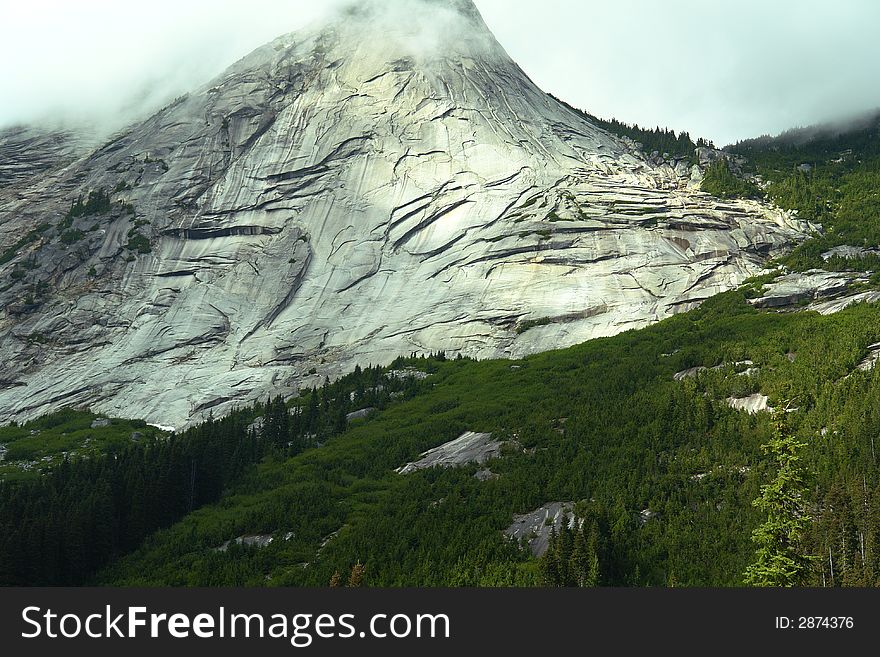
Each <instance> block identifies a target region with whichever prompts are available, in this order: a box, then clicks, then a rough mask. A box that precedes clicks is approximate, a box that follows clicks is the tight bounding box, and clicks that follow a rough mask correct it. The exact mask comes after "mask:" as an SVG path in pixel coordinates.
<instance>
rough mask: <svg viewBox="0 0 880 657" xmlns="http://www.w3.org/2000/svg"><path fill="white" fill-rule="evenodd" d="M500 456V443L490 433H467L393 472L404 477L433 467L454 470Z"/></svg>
mask: <svg viewBox="0 0 880 657" xmlns="http://www.w3.org/2000/svg"><path fill="white" fill-rule="evenodd" d="M500 454H501V443H500V442H498V441H497V440H493V439H492V434H491V433H474V432H473V431H468V432H466V433H464V434H462V435H461V436H459V437H458V438H456V439H455V440H451V441H449V442H448V443H444V444H442V445H440V446H439V447H435V448H434V449H430V450H428V451H427V452H424V453H423V454H422V455H421V458H420V459H419V460H418V461H414V462H412V463H407V464H406V465H404V466H403V467H400V468H398V469H397V470H396V471H395V472H397V473H398V474H404V475H405V474H411V473H413V472H416V471H417V470H425V469H427V468H433V467H442V468H454V467H458V466H462V465H467V464H468V463H477V464H480V465H482V464H483V463H485V462H486V461H488V460H489V459H491V458H495V457H497V456H500Z"/></svg>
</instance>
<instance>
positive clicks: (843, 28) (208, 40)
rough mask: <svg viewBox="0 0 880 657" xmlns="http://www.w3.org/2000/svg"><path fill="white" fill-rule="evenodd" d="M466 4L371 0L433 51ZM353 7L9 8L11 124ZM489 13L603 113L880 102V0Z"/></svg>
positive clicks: (545, 80)
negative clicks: (452, 9) (456, 9)
mask: <svg viewBox="0 0 880 657" xmlns="http://www.w3.org/2000/svg"><path fill="white" fill-rule="evenodd" d="M459 1H460V0H420V1H419V2H417V3H416V2H415V0H373V2H374V4H376V5H378V6H382V7H386V8H388V9H387V11H390V12H392V13H391V14H389V15H393V16H395V17H400V22H401V25H404V26H407V29H409V30H410V33H411V36H410V37H407V38H409V43H410V46H411V48H412V49H413V50H415V51H418V52H423V53H424V52H431V51H432V49H436V48H438V47H441V45H442V43H443V42H442V41H437V38H438V35H443V34H446V35H449V34H452V35H453V36H454V37H455V36H458V34H457V32H456V26H455V22H454V21H452V20H446V19H448V17H449V12H444V11H443V9H442V7H443V6H445V5H446V6H448V5H449V4H450V3H451V2H459ZM342 4H344V0H320V1H316V0H249V1H248V2H241V0H213V1H210V2H209V1H207V0H153V2H151V3H140V2H138V3H136V2H119V1H118V0H77V1H76V2H70V1H69V0H30V2H19V1H18V0H0V61H3V62H4V65H3V66H2V67H0V98H2V99H3V102H2V103H0V127H2V126H8V125H10V124H15V123H23V122H24V123H35V122H40V123H54V124H62V123H63V124H70V123H77V122H79V123H85V124H93V123H97V124H99V125H100V127H101V128H102V129H103V131H104V132H108V131H110V130H113V129H117V128H120V127H122V126H123V125H125V124H126V123H128V122H130V121H132V120H134V119H136V118H139V117H143V116H145V115H146V114H148V113H149V112H151V111H153V110H155V109H157V108H158V107H160V106H161V105H163V104H165V103H166V102H167V101H168V100H170V99H171V98H174V97H175V96H178V95H180V94H182V93H184V92H186V91H188V90H190V89H192V88H194V87H197V86H199V85H201V84H203V83H205V82H207V81H208V80H209V79H211V78H212V77H214V76H215V75H217V74H219V73H220V72H222V71H223V69H225V68H226V66H228V65H229V64H231V63H232V62H234V61H235V60H237V59H239V58H240V57H242V56H244V55H245V54H247V53H248V52H249V51H251V50H252V49H254V48H256V47H258V46H260V45H261V44H263V43H265V42H267V41H270V40H271V39H273V38H274V37H276V36H279V35H280V34H283V33H285V32H290V31H293V30H296V29H298V28H301V27H303V26H304V25H306V24H307V23H309V22H312V21H314V20H319V19H320V18H321V17H323V16H326V15H328V13H329V12H331V11H334V10H336V9H338V8H339V7H340V6H341V5H342ZM476 4H477V6H478V7H479V9H480V11H481V12H482V14H483V16H484V18H485V19H486V22H487V23H488V24H489V27H490V28H492V30H493V31H494V32H495V34H496V36H497V37H498V39H499V41H500V42H501V43H502V45H504V46H505V48H506V49H507V50H508V52H509V53H510V54H511V56H512V57H513V58H514V59H515V60H517V62H518V63H519V64H520V65H522V66H523V68H524V69H525V70H526V72H527V73H528V74H529V75H530V76H531V77H532V78H533V79H534V80H535V81H536V82H537V83H538V84H539V85H540V86H541V87H542V88H544V89H545V90H547V91H550V92H552V93H554V94H555V95H557V96H560V97H561V98H563V99H565V100H567V101H569V102H570V103H572V104H574V105H577V106H579V107H582V108H584V109H587V110H589V111H591V112H593V113H595V114H598V115H600V116H604V117H612V116H614V117H617V118H619V119H621V120H626V121H630V122H637V123H639V124H642V125H651V126H653V125H663V126H669V127H673V128H676V129H678V130H688V131H690V132H691V134H692V135H693V136H695V137H696V136H705V137H708V138H711V139H713V140H714V141H716V142H717V143H727V142H730V141H734V140H736V139H740V138H745V137H750V136H755V135H759V134H763V133H768V132H769V133H773V132H780V131H782V130H785V129H786V128H790V127H792V126H797V125H806V124H809V123H813V122H818V121H825V120H830V119H834V118H837V117H840V116H844V115H846V116H849V115H853V114H856V113H858V112H860V111H863V110H867V109H869V108H872V107H878V106H880V84H878V82H880V80H878V77H880V73H878V67H877V62H878V61H880V39H877V38H876V37H875V34H874V32H875V31H876V26H877V25H880V3H878V2H876V1H875V0H836V1H835V2H833V3H832V2H828V1H827V0H785V1H783V0H779V1H774V2H767V1H766V0H738V1H737V2H726V3H722V2H705V1H704V0H664V2H658V1H656V0H615V1H614V2H607V1H606V0H601V1H600V0H540V1H538V0H476ZM428 5H432V6H433V7H434V8H432V9H431V11H432V14H431V16H430V17H429V18H428V19H427V20H426V18H425V16H424V12H425V7H426V6H428ZM438 8H439V9H438ZM444 16H446V19H444V18H443V17H444ZM417 17H418V21H417V20H416V18H417ZM444 20H445V21H446V22H445V23H444ZM419 24H421V25H428V28H429V29H427V30H426V31H419V30H418V29H416V26H417V25H419Z"/></svg>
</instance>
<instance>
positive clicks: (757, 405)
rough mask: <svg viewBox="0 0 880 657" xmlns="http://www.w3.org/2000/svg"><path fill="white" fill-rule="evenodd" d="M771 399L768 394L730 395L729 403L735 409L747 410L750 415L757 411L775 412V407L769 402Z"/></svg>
mask: <svg viewBox="0 0 880 657" xmlns="http://www.w3.org/2000/svg"><path fill="white" fill-rule="evenodd" d="M769 401H770V399H769V397H767V396H766V395H762V394H760V393H756V394H754V395H749V396H748V397H739V398H737V397H728V398H727V405H728V406H730V407H731V408H732V409H734V410H737V411H745V412H746V413H748V414H749V415H755V414H756V413H764V412H766V413H771V412H773V409H772V408H771V407H770V406H769V404H768V403H767V402H769Z"/></svg>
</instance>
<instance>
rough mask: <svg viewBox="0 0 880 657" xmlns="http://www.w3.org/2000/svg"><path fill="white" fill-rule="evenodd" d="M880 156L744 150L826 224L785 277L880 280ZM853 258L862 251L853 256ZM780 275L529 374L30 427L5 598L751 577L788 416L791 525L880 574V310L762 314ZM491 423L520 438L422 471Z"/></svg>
mask: <svg viewBox="0 0 880 657" xmlns="http://www.w3.org/2000/svg"><path fill="white" fill-rule="evenodd" d="M675 139H676V140H679V139H680V137H675ZM687 139H689V138H687ZM878 143H880V138H878V135H877V122H876V121H875V122H873V123H871V124H870V125H867V127H864V129H860V130H858V131H856V132H850V133H847V134H843V135H841V134H836V133H834V134H823V133H816V132H815V131H814V132H811V133H809V134H799V135H797V136H792V135H789V136H784V137H782V138H777V139H763V140H756V141H753V142H744V143H742V144H738V145H737V146H735V147H732V149H731V150H732V151H733V152H734V153H736V154H738V155H741V156H743V157H745V158H746V159H747V162H746V164H745V167H746V173H747V174H748V175H747V176H745V177H736V180H733V181H731V180H729V179H728V178H727V177H726V175H725V173H724V172H717V173H718V180H719V181H721V182H720V183H719V184H721V186H722V187H725V186H727V185H729V186H736V185H738V184H739V182H737V181H740V182H741V181H743V180H744V179H745V178H748V177H750V178H751V182H750V183H749V184H753V185H754V187H748V190H747V191H748V193H749V194H752V193H758V194H763V195H765V196H766V197H768V198H770V199H771V200H773V201H775V202H777V203H778V204H780V205H782V206H783V207H787V208H790V209H794V210H797V211H798V213H799V214H800V215H801V217H803V218H805V219H810V220H812V221H815V222H816V223H817V224H818V223H821V224H822V226H823V232H822V233H817V235H816V236H814V237H813V238H812V239H811V240H809V241H808V242H807V243H805V244H804V245H803V246H801V247H799V248H798V249H797V250H795V252H794V253H792V254H791V255H789V256H786V257H784V258H781V259H780V260H779V261H778V262H777V263H775V264H776V265H778V266H779V267H780V268H783V267H788V268H791V269H794V270H797V269H806V268H811V267H816V266H822V267H824V268H828V269H834V268H836V269H852V270H856V271H872V270H874V268H875V267H876V265H877V253H875V252H873V251H872V249H874V248H876V247H880V153H878V150H877V144H878ZM670 148H671V146H670ZM725 166H726V165H725ZM727 172H728V173H730V171H729V170H727ZM743 189H744V192H743V193H745V189H746V188H745V187H744V188H743ZM756 190H757V191H756ZM840 246H847V247H854V248H856V249H857V252H856V253H855V257H853V254H852V253H851V252H849V251H846V252H845V253H846V255H847V257H843V256H842V255H838V254H839V253H844V252H843V251H837V252H834V253H833V254H832V255H830V256H828V255H827V252H828V251H829V250H830V249H832V248H833V247H840ZM823 255H825V256H826V257H823ZM774 276H775V274H768V275H767V276H765V277H762V278H761V279H756V280H753V281H751V282H749V283H748V284H747V285H745V286H743V288H741V289H740V290H738V291H733V292H728V293H725V294H722V295H718V296H716V297H713V298H712V299H710V300H708V301H707V302H705V303H704V305H703V306H702V307H701V308H699V309H697V310H693V311H691V312H689V313H686V314H682V315H678V316H676V317H673V318H671V319H668V320H666V321H663V322H661V323H659V324H656V325H654V326H652V327H650V328H647V329H643V330H640V331H630V332H627V333H624V334H621V335H618V336H616V337H612V338H604V339H600V340H594V341H591V342H588V343H585V344H582V345H579V346H576V347H572V348H570V349H566V350H561V351H553V352H548V353H544V354H540V355H536V356H531V357H528V358H525V359H523V360H519V361H508V360H494V361H482V362H477V361H472V360H467V359H460V358H459V359H447V358H446V357H445V356H444V355H443V354H437V355H431V356H429V357H416V355H415V354H412V355H411V356H410V357H408V358H400V359H398V360H397V361H396V362H394V363H392V364H391V365H389V366H387V367H375V366H370V365H368V364H366V363H364V367H363V369H361V368H357V369H356V370H355V371H354V372H352V373H351V374H349V375H348V376H346V377H343V378H341V379H340V380H339V381H336V382H332V383H331V382H329V381H328V382H327V383H326V384H325V385H324V386H323V387H321V388H320V389H316V390H303V391H301V394H300V395H299V396H298V397H297V398H295V399H287V400H284V399H281V398H280V397H274V398H270V399H268V400H266V401H265V402H263V403H260V404H257V405H255V406H253V407H248V408H241V409H238V410H236V411H234V412H233V413H231V414H229V415H228V416H226V417H223V418H213V419H211V420H209V421H208V422H206V423H205V424H203V425H200V426H197V427H194V428H192V429H189V430H187V431H185V432H182V433H179V434H176V435H172V436H169V435H167V434H166V433H164V432H162V431H159V430H155V429H147V428H145V427H144V426H143V423H139V422H137V421H136V420H135V421H131V420H118V419H116V420H114V419H110V418H106V419H104V418H98V417H97V416H93V415H91V414H88V413H86V412H85V411H73V410H68V411H65V412H63V413H62V414H58V415H56V416H51V417H48V418H43V419H41V420H39V421H37V422H36V423H33V424H30V425H27V426H25V427H7V428H4V429H3V430H2V432H3V433H2V434H0V436H3V437H4V440H6V441H7V442H8V445H9V447H8V449H9V451H10V453H11V454H12V456H16V455H19V456H20V455H22V454H23V455H26V456H27V458H43V459H47V460H46V461H45V463H44V465H42V466H41V467H42V469H43V470H44V472H40V471H39V469H37V470H29V471H27V472H24V473H18V475H16V473H15V472H14V471H13V470H14V466H13V465H11V463H10V462H9V461H7V462H6V463H5V465H4V470H3V472H2V473H0V474H2V475H4V477H3V479H2V481H0V583H3V584H83V583H104V584H112V585H165V584H168V585H204V586H213V585H248V586H267V585H272V586H274V585H297V586H305V585H309V586H327V585H329V584H330V583H331V582H333V583H338V582H343V581H346V580H348V579H349V575H350V574H351V573H352V572H354V573H355V575H356V576H355V577H353V578H352V579H353V580H357V581H360V582H362V583H363V584H364V585H366V586H405V585H422V586H447V585H452V586H500V585H523V586H531V585H560V586H594V585H611V586H628V585H637V586H738V585H743V584H744V583H745V582H746V577H745V573H746V571H747V568H748V567H749V565H750V564H751V563H752V562H753V561H754V558H755V547H756V546H755V544H754V543H753V542H752V532H753V530H755V528H757V527H759V526H760V525H761V523H762V522H764V521H765V517H764V513H765V511H766V509H765V508H758V507H756V506H755V505H754V504H753V502H754V500H756V499H757V498H758V497H759V496H761V495H762V494H763V493H764V492H765V491H766V489H765V491H764V492H762V488H761V487H762V486H763V485H765V484H767V483H768V482H770V481H773V480H774V477H777V476H778V474H779V473H778V471H777V467H778V466H777V462H776V461H774V458H773V456H772V454H771V453H766V452H765V451H762V449H761V447H762V445H765V444H767V443H768V442H770V441H771V440H772V439H773V437H774V436H776V437H777V439H778V429H777V432H776V433H774V429H773V424H774V422H776V423H779V422H781V420H780V418H784V422H783V424H784V427H785V428H784V431H785V432H786V440H789V443H788V444H791V445H803V447H801V448H800V450H801V451H800V463H801V464H802V465H803V472H804V475H803V476H804V480H803V482H802V487H801V488H800V489H798V490H796V491H795V492H794V493H793V494H792V496H791V499H793V500H794V501H795V502H796V506H797V508H796V509H794V510H791V511H790V516H791V517H793V518H803V519H805V521H804V522H803V523H802V524H804V526H805V530H804V532H803V537H802V538H801V539H800V540H798V541H796V543H797V544H796V545H795V546H793V549H795V550H796V552H797V554H798V556H799V557H803V559H804V563H808V564H809V570H808V572H807V573H806V579H805V582H806V583H810V584H815V585H825V586H841V585H859V586H865V585H868V586H874V585H878V584H880V468H878V461H877V448H878V447H880V445H878V444H877V443H878V441H880V368H875V367H873V365H874V364H875V363H876V362H877V360H878V358H877V354H878V343H880V306H878V305H876V304H864V303H862V304H857V305H853V306H850V307H848V308H846V309H844V310H842V311H840V312H838V313H836V314H830V315H827V316H823V315H819V314H817V313H815V312H808V311H805V310H804V309H803V308H799V307H793V308H788V309H787V311H786V312H777V311H774V310H772V309H769V310H768V309H758V308H756V307H754V306H753V305H752V304H750V303H749V302H748V301H749V299H750V298H752V297H755V296H756V295H757V294H759V293H760V291H761V290H762V288H763V286H764V285H765V284H766V283H767V282H768V281H769V280H771V279H772V278H773V277H774ZM867 279H869V282H868V283H867V285H868V286H871V285H874V284H875V283H876V282H877V281H876V275H875V276H874V278H873V279H870V276H868V277H867ZM764 396H766V399H765V398H764ZM755 399H758V400H760V401H762V402H765V403H763V404H758V405H757V406H750V405H749V404H750V403H751V401H753V400H755ZM767 406H769V408H766V407H767ZM749 408H751V410H752V411H753V412H748V411H747V410H746V409H749ZM774 410H775V412H773V411H774ZM96 420H101V422H100V423H99V424H98V425H96V427H97V428H96V427H93V426H92V423H95V422H96ZM105 422H106V424H105ZM34 432H37V433H34ZM40 432H43V433H45V434H46V436H44V437H46V438H49V437H51V441H47V442H46V444H45V445H43V444H42V443H40ZM465 432H478V433H484V434H491V437H492V438H493V439H494V440H497V441H500V442H501V443H502V445H501V446H500V448H499V450H498V451H497V452H495V453H494V456H493V458H492V459H491V460H489V461H488V462H487V463H482V464H476V463H473V464H468V465H464V466H461V467H452V468H443V467H438V468H429V469H422V470H418V469H417V470H415V471H407V474H402V473H399V472H398V470H399V469H400V468H401V467H402V466H405V465H406V464H407V463H410V462H413V461H415V460H417V459H418V458H419V456H420V455H421V454H422V453H423V452H425V451H426V450H429V449H432V448H436V447H438V446H440V445H443V444H444V443H447V442H448V441H451V440H454V439H456V438H458V437H460V436H462V435H463V434H465ZM135 434H137V436H136V438H135ZM83 445H89V446H90V447H89V448H88V449H83V448H82V446H83ZM40 450H43V451H40ZM53 450H54V451H53ZM53 459H55V460H53ZM552 503H567V504H569V505H570V508H571V509H572V514H573V516H574V517H575V519H573V520H572V522H571V524H570V529H567V528H566V527H567V526H568V525H567V524H566V523H563V525H562V527H561V528H560V530H559V531H556V529H555V528H554V530H553V532H552V533H551V536H550V541H549V543H550V545H549V550H548V551H547V552H546V554H545V555H544V556H543V557H541V558H537V557H536V556H534V555H533V553H532V552H531V551H530V550H529V548H528V546H527V545H525V544H519V543H517V542H514V541H513V540H511V539H510V538H508V536H507V535H506V534H505V533H504V532H505V530H506V529H508V528H509V527H510V526H511V524H512V523H513V522H514V517H515V516H517V515H519V514H527V513H529V512H531V511H534V510H536V509H540V508H541V507H543V506H545V505H549V504H552Z"/></svg>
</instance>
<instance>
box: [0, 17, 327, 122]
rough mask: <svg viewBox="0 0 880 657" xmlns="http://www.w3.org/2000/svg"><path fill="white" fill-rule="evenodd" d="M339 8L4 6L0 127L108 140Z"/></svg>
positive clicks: (0, 36) (0, 26)
mask: <svg viewBox="0 0 880 657" xmlns="http://www.w3.org/2000/svg"><path fill="white" fill-rule="evenodd" d="M339 5H340V2H337V1H335V0H329V1H326V0H322V1H321V2H307V1H305V0H248V2H240V1H234V0H212V1H211V2H210V3H209V2H197V1H193V0H152V2H150V3H141V2H138V3H135V2H119V1H118V0H77V1H76V2H69V1H66V0H31V1H30V2H18V1H16V0H0V60H2V61H3V62H4V66H3V67H2V68H0V97H2V99H3V100H2V103H0V128H2V127H8V126H11V125H16V124H36V125H40V126H44V127H49V128H64V127H73V128H78V127H83V128H86V129H94V130H96V131H97V132H98V133H99V134H101V135H106V134H108V133H110V132H112V131H113V130H116V129H118V128H121V127H123V126H125V125H127V124H129V123H131V122H132V121H135V120H137V119H141V118H145V117H146V116H148V115H149V114H150V113H152V112H154V111H156V110H157V109H159V108H160V107H162V106H163V105H165V104H166V103H167V102H168V101H170V100H171V99H173V98H175V97H177V96H179V95H181V94H183V93H185V92H187V91H190V90H192V89H193V88H195V87H198V86H200V85H202V84H204V83H206V82H207V81H209V80H210V79H211V78H213V77H214V76H216V75H218V74H219V73H221V72H222V71H223V70H225V69H226V68H227V67H228V66H229V65H230V64H232V63H233V62H235V61H236V60H238V59H240V58H241V57H243V56H244V55H246V54H247V53H248V52H250V51H252V50H253V49H255V48H257V47H259V46H261V45H263V44H264V43H266V42H268V41H271V40H272V39H274V38H275V37H277V36H280V35H281V34H284V33H286V32H291V31H294V30H297V29H300V28H303V27H305V26H306V25H308V24H310V23H313V22H316V21H320V20H322V19H323V18H325V17H326V16H327V15H329V14H330V13H331V12H333V11H335V10H336V8H337V7H338V6H339Z"/></svg>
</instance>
